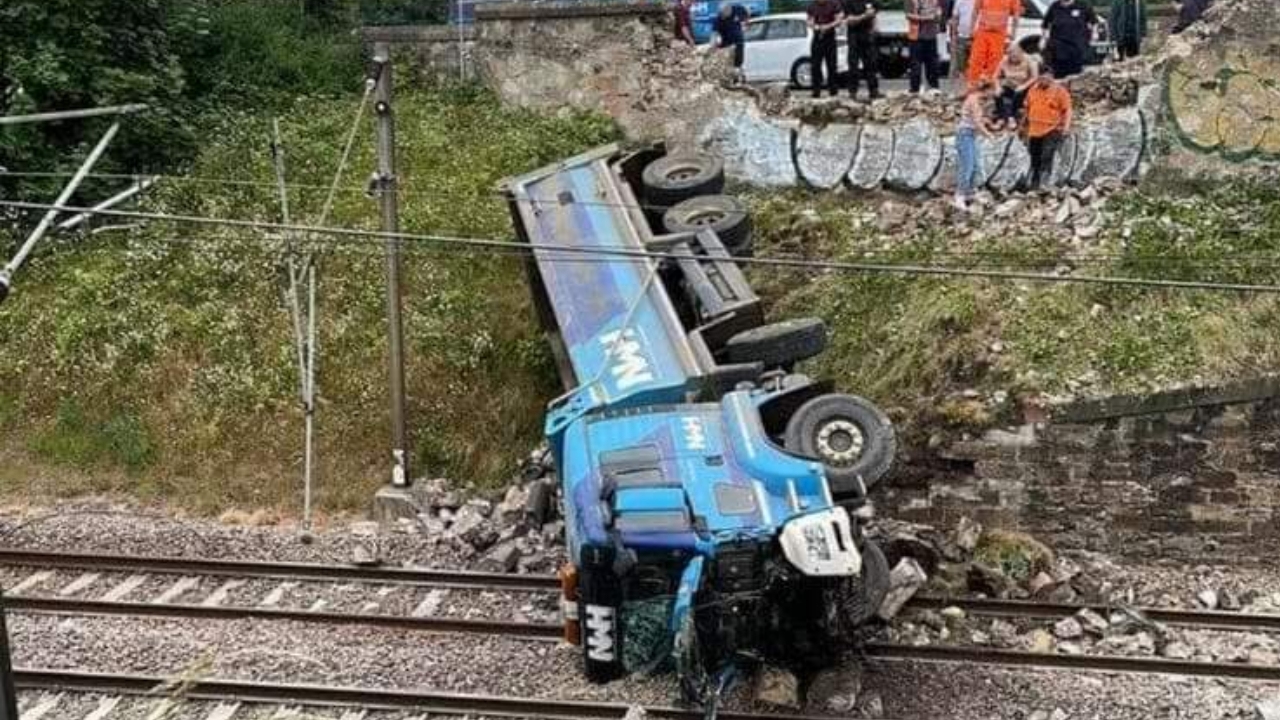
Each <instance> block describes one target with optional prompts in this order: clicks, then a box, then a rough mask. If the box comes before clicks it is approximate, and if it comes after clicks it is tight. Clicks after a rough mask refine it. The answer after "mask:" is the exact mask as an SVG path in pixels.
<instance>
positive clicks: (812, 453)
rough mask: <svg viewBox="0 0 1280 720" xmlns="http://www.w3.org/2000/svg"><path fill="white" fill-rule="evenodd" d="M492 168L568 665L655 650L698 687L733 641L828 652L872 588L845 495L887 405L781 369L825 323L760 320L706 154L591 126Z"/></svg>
mask: <svg viewBox="0 0 1280 720" xmlns="http://www.w3.org/2000/svg"><path fill="white" fill-rule="evenodd" d="M502 187H503V190H504V192H505V193H506V195H507V197H508V200H509V205H510V209H511V214H512V218H513V221H514V225H515V229H516V232H517V235H518V236H519V238H520V239H521V240H522V241H523V242H526V243H528V244H529V245H530V246H531V253H530V259H529V262H528V269H529V281H530V287H531V289H532V293H533V299H534V305H535V307H536V308H537V310H538V314H539V317H540V319H541V322H542V326H543V328H544V330H545V331H546V333H547V335H548V337H549V339H550V341H551V347H552V351H553V355H554V356H555V358H556V364H557V367H558V368H559V371H560V375H561V378H562V380H563V381H564V386H565V392H564V394H563V395H561V396H560V397H559V398H556V399H555V400H554V401H552V402H551V403H550V405H549V407H548V412H547V416H546V435H547V439H548V441H549V445H550V447H551V456H552V458H553V461H554V467H555V473H556V476H557V479H558V485H559V492H560V498H561V504H562V507H563V512H564V517H565V532H566V536H567V537H566V541H567V546H568V549H569V558H570V563H571V565H572V568H571V569H570V575H571V577H572V578H573V582H572V584H571V585H572V589H571V590H570V592H569V593H568V594H569V597H567V598H566V599H567V601H568V605H569V608H568V609H569V613H568V615H569V619H570V621H571V622H574V623H576V624H577V626H576V628H577V630H578V631H579V633H578V634H579V635H580V636H581V641H582V642H581V644H582V651H583V660H584V667H585V671H586V674H587V676H588V677H589V678H590V679H592V680H596V681H602V682H603V681H608V680H611V679H614V678H617V677H620V676H623V675H626V674H628V673H632V672H640V671H648V670H653V669H658V668H675V669H677V670H678V672H679V677H680V680H681V687H682V688H683V690H684V693H685V695H686V697H687V699H689V700H693V701H706V700H708V699H709V698H710V697H711V696H712V695H714V692H715V688H716V687H718V685H717V683H718V682H720V681H721V680H723V679H724V678H726V677H728V676H729V675H730V674H731V673H732V672H733V671H734V669H735V668H738V667H739V666H740V665H742V664H743V663H744V662H750V661H753V660H754V659H775V660H777V661H780V662H794V661H800V660H815V659H818V658H821V657H823V656H824V655H829V654H830V651H831V650H833V649H834V648H835V647H837V646H838V644H839V643H837V642H833V640H839V639H841V638H848V637H851V636H852V635H853V634H854V631H855V630H856V628H857V627H858V626H860V625H861V624H863V623H865V622H867V621H868V620H869V619H870V618H871V616H872V615H873V614H874V612H875V610H876V609H878V606H879V602H880V600H881V599H883V595H884V591H885V589H886V588H887V568H886V567H885V561H884V557H883V554H882V553H881V552H880V551H879V549H878V548H876V547H875V546H874V545H873V544H871V543H869V542H868V541H866V540H865V539H864V537H863V535H862V531H861V521H860V519H859V515H860V514H861V513H860V512H859V508H861V507H862V506H863V503H864V501H865V496H866V492H867V488H868V487H869V486H870V485H872V484H874V482H875V481H877V480H878V479H879V478H880V477H881V476H883V475H884V474H885V472H886V471H887V470H888V467H889V464H890V463H891V461H892V457H893V452H894V438H893V430H892V425H891V424H890V423H889V421H888V420H887V418H885V416H884V414H883V413H881V412H880V411H879V410H878V409H877V408H875V406H874V405H871V404H870V403H869V402H867V401H865V400H862V399H860V398H856V397H853V396H847V395H836V394H833V393H831V388H830V385H829V384H827V383H822V382H817V381H814V380H812V379H811V378H809V377H807V376H805V375H802V374H799V373H797V372H795V366H796V364H797V363H798V362H800V361H802V360H804V359H807V358H809V357H813V356H814V355H816V354H817V353H819V352H821V351H822V349H823V347H824V346H825V341H826V331H825V326H823V325H822V323H821V322H820V321H817V320H808V319H801V320H790V321H786V322H781V323H772V324H769V323H766V322H765V318H764V313H763V310H762V308H761V303H760V300H759V298H758V297H757V296H756V295H755V293H754V292H752V290H751V288H750V286H749V284H748V282H747V279H746V277H745V275H744V274H743V272H742V270H741V269H740V267H739V265H738V263H737V262H736V258H737V257H739V256H744V255H748V254H750V252H751V242H750V217H749V213H748V212H747V210H746V208H745V206H744V205H743V204H742V203H741V202H740V201H738V200H737V199H736V198H732V197H730V196H726V195H723V194H721V193H722V190H723V187H724V175H723V165H722V163H720V161H719V160H718V159H716V158H714V157H711V156H707V155H703V154H699V153H671V154H668V153H667V152H666V151H665V148H663V147H661V146H655V147H648V148H643V149H640V150H636V151H633V152H624V151H623V150H622V149H621V148H619V147H618V146H615V145H610V146H606V147H603V148H598V149H596V150H593V151H590V152H587V153H585V154H583V155H579V156H577V157H574V158H570V159H568V160H565V161H563V162H560V163H556V164H554V165H551V166H548V167H545V168H542V169H539V170H535V171H533V172H531V173H528V174H526V175H522V176H519V177H516V178H510V179H508V180H506V181H504V183H503V186H502ZM717 678H719V679H720V680H717Z"/></svg>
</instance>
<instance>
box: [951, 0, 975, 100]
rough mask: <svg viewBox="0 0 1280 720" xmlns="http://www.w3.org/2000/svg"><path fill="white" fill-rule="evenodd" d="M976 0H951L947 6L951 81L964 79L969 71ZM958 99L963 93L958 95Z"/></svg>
mask: <svg viewBox="0 0 1280 720" xmlns="http://www.w3.org/2000/svg"><path fill="white" fill-rule="evenodd" d="M976 5H977V0H951V2H950V3H949V4H948V5H947V34H948V35H949V36H950V40H951V72H950V73H948V75H949V76H950V77H951V79H952V80H955V79H956V78H960V77H964V74H965V71H967V70H968V69H969V51H970V49H971V48H972V47H973V19H974V11H975V9H976V8H975V6H976ZM959 95H960V97H963V96H964V93H963V92H961V93H959Z"/></svg>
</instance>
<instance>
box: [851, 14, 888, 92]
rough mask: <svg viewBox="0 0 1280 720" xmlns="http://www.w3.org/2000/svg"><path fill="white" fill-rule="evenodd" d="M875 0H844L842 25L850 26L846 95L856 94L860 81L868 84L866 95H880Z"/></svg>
mask: <svg viewBox="0 0 1280 720" xmlns="http://www.w3.org/2000/svg"><path fill="white" fill-rule="evenodd" d="M879 9H880V8H879V7H878V6H877V5H876V2H875V0H844V24H845V26H846V27H848V28H849V30H848V32H849V47H848V53H849V94H850V95H851V96H853V97H858V85H859V81H862V80H865V81H866V83H867V95H868V97H870V98H871V99H872V100H875V99H877V98H880V97H883V96H882V95H881V94H880V77H879V75H877V74H876V59H877V58H876V56H877V55H879V50H878V48H877V47H876V12H877V11H879Z"/></svg>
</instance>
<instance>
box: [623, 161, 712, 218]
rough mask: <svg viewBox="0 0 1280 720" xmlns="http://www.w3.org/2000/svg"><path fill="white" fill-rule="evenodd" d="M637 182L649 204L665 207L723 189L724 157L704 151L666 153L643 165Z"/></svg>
mask: <svg viewBox="0 0 1280 720" xmlns="http://www.w3.org/2000/svg"><path fill="white" fill-rule="evenodd" d="M641 182H642V183H643V184H644V193H645V199H646V200H647V201H648V202H649V204H651V205H657V206H659V207H664V208H669V207H672V206H674V205H678V204H680V203H681V202H684V201H685V200H688V199H690V198H694V197H697V196H699V195H716V194H718V193H720V191H722V190H724V161H722V160H721V159H720V158H718V157H716V156H714V155H707V154H705V153H679V154H673V155H667V156H666V157H661V158H658V159H657V160H654V161H653V162H651V163H649V164H648V165H647V166H645V169H644V172H643V173H642V174H641Z"/></svg>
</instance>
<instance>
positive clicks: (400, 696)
mask: <svg viewBox="0 0 1280 720" xmlns="http://www.w3.org/2000/svg"><path fill="white" fill-rule="evenodd" d="M14 684H15V685H16V686H17V687H18V688H20V689H22V690H27V691H31V690H44V691H50V692H55V691H57V692H78V693H95V694H105V695H152V696H155V697H157V698H158V699H161V698H166V697H170V698H175V699H181V700H184V701H187V700H207V701H218V702H223V703H237V704H238V703H260V704H268V705H279V706H286V707H296V706H300V705H301V706H313V707H317V706H318V707H344V706H345V707H358V708H360V709H362V710H409V711H412V712H415V713H426V714H427V715H430V716H434V715H456V716H469V717H475V716H477V715H481V716H487V717H516V718H551V719H554V720H587V719H591V720H594V719H599V720H610V719H613V718H622V717H625V716H626V714H627V710H628V708H629V706H627V705H622V704H618V703H601V702H590V701H584V700H555V699H547V698H536V697H501V696H494V695H469V694H460V693H445V692H435V691H431V690H383V689H373V688H355V687H335V686H328V685H324V686H322V685H295V684H287V685H286V684H277V683H263V682H250V681H241V680H218V679H203V678H193V679H186V680H182V681H179V682H178V683H173V682H172V681H171V679H169V678H163V677H157V676H152V675H125V674H108V673H87V672H71V671H64V670H41V669H30V668H18V669H15V670H14ZM169 687H172V689H171V690H166V688H169ZM645 710H646V713H647V715H648V716H649V717H658V718H671V719H672V720H702V718H703V712H702V711H701V710H695V709H686V708H675V707H665V706H647V707H645ZM718 717H719V718H721V719H722V720H819V719H821V720H830V716H813V715H785V714H773V713H770V714H760V713H748V712H734V711H729V710H722V711H720V713H719V715H718Z"/></svg>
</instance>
